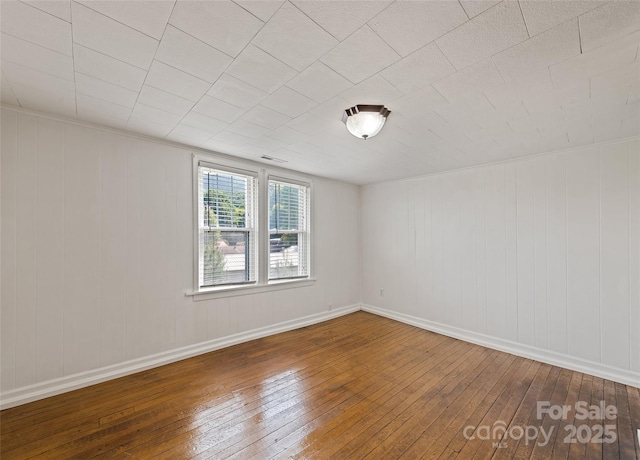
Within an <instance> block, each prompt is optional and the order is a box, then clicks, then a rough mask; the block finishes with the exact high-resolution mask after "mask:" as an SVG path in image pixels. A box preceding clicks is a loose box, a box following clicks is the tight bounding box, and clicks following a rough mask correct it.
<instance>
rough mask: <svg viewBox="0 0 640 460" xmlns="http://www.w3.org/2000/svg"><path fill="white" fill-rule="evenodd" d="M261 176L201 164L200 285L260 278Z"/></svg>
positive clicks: (229, 283) (201, 286) (212, 285)
mask: <svg viewBox="0 0 640 460" xmlns="http://www.w3.org/2000/svg"><path fill="white" fill-rule="evenodd" d="M256 189H257V177H256V176H255V175H254V174H252V173H250V172H244V171H239V170H229V169H219V168H217V167H215V165H209V164H206V163H202V162H200V163H199V165H198V231H199V257H198V259H199V270H198V272H199V287H200V288H206V287H215V286H224V285H231V284H246V283H255V281H256V257H257V244H256V241H257V238H256V220H257V219H256V217H257V213H256V204H257V203H256Z"/></svg>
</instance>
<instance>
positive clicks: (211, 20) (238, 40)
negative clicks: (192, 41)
mask: <svg viewBox="0 0 640 460" xmlns="http://www.w3.org/2000/svg"><path fill="white" fill-rule="evenodd" d="M169 23H170V24H172V25H174V26H175V27H177V28H178V29H180V30H182V31H183V32H186V33H188V34H189V35H191V36H193V37H196V38H197V39H199V40H202V41H203V42H205V43H207V44H208V45H211V46H213V47H214V48H216V49H218V50H220V51H222V52H223V53H226V54H228V55H229V56H233V57H235V56H237V55H238V53H240V51H242V49H243V48H244V47H245V46H247V44H248V43H249V42H250V41H251V39H252V38H253V36H254V35H255V34H256V32H258V31H259V30H260V28H261V27H262V26H263V22H262V21H261V20H260V19H258V18H256V17H255V16H254V15H252V14H251V13H249V12H248V11H246V10H245V9H243V8H241V7H240V6H238V5H236V4H235V3H233V2H230V1H193V0H178V2H177V3H176V6H175V8H174V10H173V13H172V14H171V19H170V20H169Z"/></svg>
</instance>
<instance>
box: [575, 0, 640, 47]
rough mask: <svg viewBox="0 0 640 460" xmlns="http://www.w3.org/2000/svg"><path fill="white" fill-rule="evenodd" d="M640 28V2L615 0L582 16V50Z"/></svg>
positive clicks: (600, 44)
mask: <svg viewBox="0 0 640 460" xmlns="http://www.w3.org/2000/svg"><path fill="white" fill-rule="evenodd" d="M638 30H640V2H638V1H636V0H632V1H624V0H619V1H613V2H609V3H607V4H606V5H604V6H601V7H600V8H597V9H595V10H591V11H589V12H588V13H585V14H583V15H582V16H580V40H581V41H582V50H583V51H589V50H591V49H594V48H597V47H598V46H602V45H604V44H606V43H609V42H611V41H613V40H616V39H618V38H621V37H624V36H625V35H628V34H630V33H632V32H636V31H638Z"/></svg>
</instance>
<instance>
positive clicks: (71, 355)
mask: <svg viewBox="0 0 640 460" xmlns="http://www.w3.org/2000/svg"><path fill="white" fill-rule="evenodd" d="M1 148H2V161H1V168H2V170H1V180H2V182H1V193H2V197H1V206H2V208H1V211H2V214H1V216H2V226H1V232H2V233H1V241H2V245H1V247H2V257H1V268H2V276H1V283H2V284H1V291H2V292H1V301H2V310H1V343H0V346H1V356H0V358H1V366H2V367H1V370H0V385H1V387H0V388H1V390H2V392H3V393H5V394H6V392H11V391H12V390H13V391H15V390H19V389H21V388H26V387H29V386H32V385H34V384H38V383H42V382H48V381H52V379H59V378H62V377H66V376H70V375H74V374H78V373H83V372H87V371H91V370H96V369H102V368H105V367H106V366H112V365H117V364H118V363H123V362H127V361H130V360H135V359H140V358H144V357H146V356H150V355H154V354H158V353H162V352H167V351H171V350H174V349H180V348H181V347H185V346H189V345H193V344H198V343H203V342H207V341H210V340H213V339H219V338H223V337H227V336H231V335H232V334H236V333H239V332H243V331H250V330H253V329H256V328H261V327H267V326H271V325H274V324H279V323H283V322H286V321H291V320H295V319H298V318H303V317H306V316H309V315H313V314H317V313H321V312H327V311H328V309H329V307H328V305H329V304H330V303H331V304H332V306H333V309H337V308H339V307H342V306H347V305H357V304H358V302H359V295H360V287H359V284H358V283H359V275H358V273H359V237H358V234H359V222H358V219H359V213H358V209H359V188H358V187H357V186H354V185H348V184H344V183H339V182H334V181H330V180H324V179H320V178H312V180H313V197H314V198H313V200H314V201H313V205H314V208H313V221H314V222H313V225H314V227H313V230H314V234H313V245H314V248H313V253H314V255H315V258H314V260H313V270H314V275H315V278H317V281H316V282H315V284H314V285H313V286H309V287H300V288H296V289H287V290H278V291H271V292H267V293H262V294H252V295H244V296H238V297H227V298H221V299H216V300H211V301H197V302H195V301H193V299H192V298H191V297H185V292H186V291H189V290H191V289H192V288H193V273H192V270H193V260H192V257H193V236H192V235H193V231H192V229H193V219H192V160H191V151H190V150H188V149H183V148H178V147H174V146H170V145H168V144H163V143H160V142H152V141H147V140H142V139H140V138H135V137H131V136H126V135H119V134H117V133H113V132H109V131H105V130H99V129H94V128H91V127H87V126H82V125H77V124H71V123H66V122H63V121H56V120H53V119H49V118H46V117H38V116H33V115H29V114H25V113H21V112H16V111H13V110H8V109H3V110H2V146H1ZM281 174H282V173H281ZM284 174H286V173H284Z"/></svg>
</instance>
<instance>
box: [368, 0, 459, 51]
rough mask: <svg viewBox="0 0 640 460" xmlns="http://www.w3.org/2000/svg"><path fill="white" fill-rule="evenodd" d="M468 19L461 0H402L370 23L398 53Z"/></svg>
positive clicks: (423, 42) (447, 30)
mask: <svg viewBox="0 0 640 460" xmlns="http://www.w3.org/2000/svg"><path fill="white" fill-rule="evenodd" d="M465 21H467V15H466V13H465V12H464V10H463V9H462V7H461V6H460V3H458V2H452V1H426V2H425V1H403V2H394V3H393V4H392V5H390V6H389V7H388V8H386V9H385V10H384V11H382V12H381V13H380V14H379V15H377V16H376V17H375V18H373V19H372V20H371V21H369V25H370V26H371V28H372V29H373V30H374V31H376V33H377V34H378V35H380V37H382V39H383V40H384V41H385V42H386V43H388V44H389V45H391V47H392V48H393V49H394V50H395V51H396V52H398V54H400V55H401V56H407V55H409V54H411V53H413V52H414V51H415V50H417V49H419V48H422V47H423V46H424V45H426V44H427V43H430V42H432V41H433V40H435V39H436V38H438V37H440V36H441V35H444V34H445V33H447V32H449V31H450V30H452V29H454V28H455V27H458V26H459V25H460V24H462V23H463V22H465Z"/></svg>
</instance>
